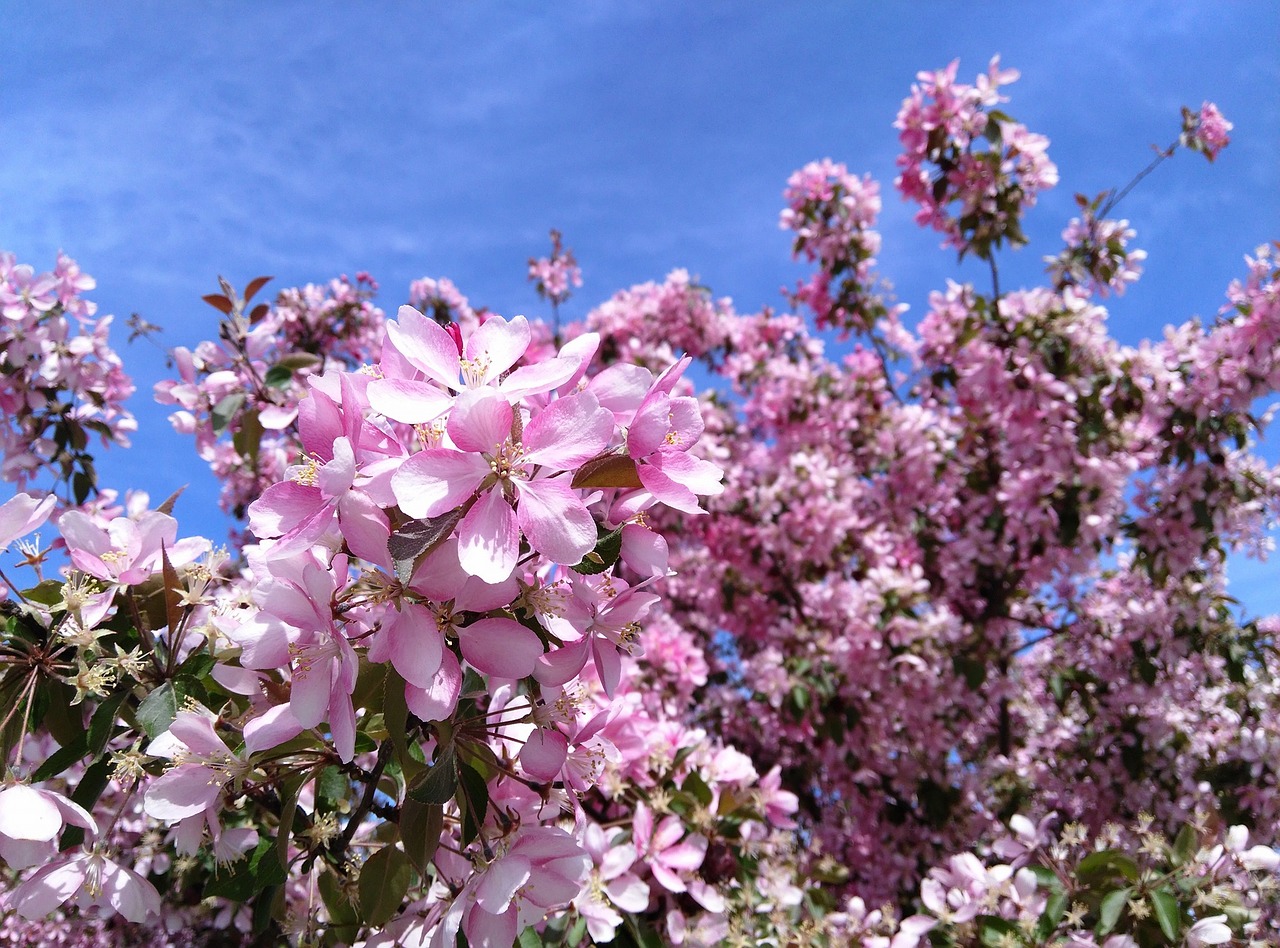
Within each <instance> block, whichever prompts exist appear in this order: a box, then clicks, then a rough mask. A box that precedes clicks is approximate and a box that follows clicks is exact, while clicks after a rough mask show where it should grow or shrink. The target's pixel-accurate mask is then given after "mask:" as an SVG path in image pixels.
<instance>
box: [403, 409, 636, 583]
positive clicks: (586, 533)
mask: <svg viewBox="0 0 1280 948" xmlns="http://www.w3.org/2000/svg"><path fill="white" fill-rule="evenodd" d="M513 420H514V414H513V411H512V409H511V406H510V405H509V404H508V403H507V401H506V400H505V399H504V398H501V397H499V396H498V395H497V394H496V393H492V392H490V391H486V390H483V389H481V390H477V391H473V392H469V393H467V394H465V395H462V396H460V397H459V398H458V400H457V403H456V404H455V406H454V409H453V411H452V412H451V413H450V416H449V423H448V432H449V436H450V437H451V439H452V440H453V442H454V443H455V444H456V445H457V446H458V449H452V448H433V449H429V450H426V451H422V452H419V453H418V454H416V455H414V456H413V457H411V458H409V460H407V461H405V462H404V464H403V465H401V466H400V469H399V470H398V471H396V473H395V475H394V476H393V477H392V478H391V489H392V491H393V492H394V493H395V496H396V500H397V501H398V502H399V504H400V509H401V510H403V511H404V512H405V513H406V514H408V515H409V516H411V517H437V516H440V515H441V514H444V513H447V512H449V511H450V510H453V509H455V508H457V507H459V506H461V505H463V504H465V503H467V502H468V501H471V500H472V498H474V502H473V503H472V504H471V507H470V509H469V510H468V512H467V514H466V515H465V516H464V517H463V518H462V521H461V523H459V525H458V548H459V559H460V562H461V563H462V567H463V569H465V570H466V571H467V572H468V573H469V574H471V575H473V576H478V577H480V578H481V579H483V580H485V581H486V582H490V583H497V582H501V581H502V580H505V579H506V578H507V577H508V576H510V575H511V572H512V570H513V569H514V568H515V563H516V556H517V553H518V550H519V540H520V534H521V533H523V534H524V536H525V537H527V539H528V540H529V543H530V545H531V546H532V547H533V548H534V549H535V550H537V551H538V552H540V553H542V554H544V555H545V556H547V557H549V558H550V559H551V560H552V561H554V562H556V563H565V564H570V565H572V564H576V563H578V562H579V561H580V560H581V559H582V558H583V557H584V556H586V554H587V553H589V552H590V551H591V549H592V548H593V547H594V546H595V542H596V529H595V521H594V519H593V518H592V516H591V514H590V513H589V512H588V511H587V509H586V507H585V505H584V504H583V503H582V501H581V499H580V498H579V496H578V495H577V493H576V492H575V491H574V490H573V489H572V488H571V487H570V486H569V481H568V479H567V478H565V477H560V476H556V475H558V474H560V472H562V471H568V470H572V469H573V468H575V467H577V466H578V465H580V464H582V463H583V462H585V461H588V460H590V459H591V458H593V457H595V456H596V455H598V454H599V453H600V452H601V451H602V450H603V449H604V447H605V446H606V445H607V444H608V441H609V438H610V436H611V434H612V432H613V418H612V416H611V415H610V414H609V413H608V412H607V411H605V410H604V409H602V408H601V407H600V404H599V402H597V401H596V399H595V396H594V395H592V394H591V393H590V392H582V393H579V394H577V395H570V396H568V397H566V398H561V399H557V400H556V401H554V402H553V403H552V404H551V405H550V407H548V408H547V409H545V410H543V411H542V412H539V413H537V414H535V415H534V416H533V417H532V419H531V420H530V421H529V423H528V424H527V425H525V426H524V428H523V433H522V435H521V436H520V438H519V439H516V438H515V437H514V436H513V435H512V433H511V432H512V427H511V426H512V422H513ZM513 504H514V505H515V509H514V510H513V509H512V506H513Z"/></svg>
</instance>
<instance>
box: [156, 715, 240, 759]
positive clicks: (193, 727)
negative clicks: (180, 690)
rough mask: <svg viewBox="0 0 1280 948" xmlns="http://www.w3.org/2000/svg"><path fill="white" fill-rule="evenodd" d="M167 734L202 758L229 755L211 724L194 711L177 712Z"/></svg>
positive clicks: (228, 750) (207, 719)
mask: <svg viewBox="0 0 1280 948" xmlns="http://www.w3.org/2000/svg"><path fill="white" fill-rule="evenodd" d="M169 733H170V734H172V735H173V736H174V737H176V738H177V739H178V740H180V741H182V743H183V744H185V745H186V746H187V747H189V748H190V749H191V750H193V751H195V752H196V753H197V754H199V755H201V756H202V757H212V756H217V755H221V754H229V753H231V751H230V748H228V747H227V745H226V744H224V743H223V742H222V738H220V737H218V735H217V732H215V731H214V729H213V722H212V721H211V720H210V719H209V718H207V717H205V716H204V715H203V714H199V713H197V712H194V711H179V712H178V714H177V716H176V717H175V718H174V719H173V723H172V724H171V725H169Z"/></svg>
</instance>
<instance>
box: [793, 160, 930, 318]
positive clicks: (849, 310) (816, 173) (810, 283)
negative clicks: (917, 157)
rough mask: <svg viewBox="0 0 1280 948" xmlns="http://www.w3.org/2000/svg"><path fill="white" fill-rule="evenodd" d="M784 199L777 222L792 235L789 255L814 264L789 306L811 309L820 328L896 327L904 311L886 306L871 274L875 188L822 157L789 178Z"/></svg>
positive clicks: (875, 247)
mask: <svg viewBox="0 0 1280 948" xmlns="http://www.w3.org/2000/svg"><path fill="white" fill-rule="evenodd" d="M783 197H784V198H785V199H786V201H787V208H786V209H785V210H784V211H783V212H782V216H781V220H780V224H781V226H782V228H783V229H784V230H792V231H795V234H796V239H795V243H794V245H793V247H792V255H793V256H796V257H799V256H801V255H803V256H804V257H805V259H806V260H809V261H815V262H817V263H818V264H819V268H818V270H817V272H815V273H814V275H813V276H812V277H810V278H809V279H808V280H807V281H804V282H801V283H800V284H799V285H798V286H797V287H796V291H795V293H794V294H793V302H795V303H801V302H802V303H804V304H805V305H807V306H808V307H809V308H810V309H811V310H813V313H814V316H815V318H816V319H817V324H818V327H819V328H826V327H829V326H835V327H839V328H840V329H841V330H842V331H843V332H844V333H845V334H848V333H849V332H851V331H860V332H871V331H872V330H873V329H875V328H876V327H877V325H878V324H879V323H880V322H881V321H882V320H884V321H893V322H895V323H896V320H897V317H898V316H899V315H900V314H901V313H902V312H903V311H904V310H905V309H906V307H905V306H903V305H898V306H890V305H889V304H887V303H886V302H885V300H884V298H883V296H882V295H881V294H880V293H879V292H877V290H876V287H875V283H876V278H875V276H874V273H873V268H874V266H875V263H876V259H875V257H876V254H877V253H879V252H880V235H879V233H877V232H876V231H875V230H873V229H872V227H873V225H874V224H875V221H876V216H877V215H878V214H879V213H880V185H879V184H878V183H877V182H875V181H872V180H871V177H870V176H869V175H868V176H865V177H863V178H861V179H859V178H856V177H854V176H853V175H851V174H849V171H848V169H847V168H846V167H845V166H844V165H840V164H835V163H834V162H832V161H831V160H830V159H825V160H823V161H820V162H818V161H815V162H811V163H810V164H808V165H805V167H804V168H802V169H801V170H799V171H797V172H796V173H795V174H793V175H792V176H791V178H790V179H789V180H788V181H787V188H786V190H785V191H784V192H783ZM837 278H838V280H837V283H836V286H835V287H834V288H833V287H832V281H833V279H837Z"/></svg>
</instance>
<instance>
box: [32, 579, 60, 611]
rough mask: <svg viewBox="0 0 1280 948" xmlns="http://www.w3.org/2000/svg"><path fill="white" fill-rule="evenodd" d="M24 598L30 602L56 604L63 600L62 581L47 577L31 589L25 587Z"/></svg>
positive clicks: (44, 604)
mask: <svg viewBox="0 0 1280 948" xmlns="http://www.w3.org/2000/svg"><path fill="white" fill-rule="evenodd" d="M22 598H23V599H26V600H28V601H29V602H38V603H40V605H42V606H56V605H57V604H58V603H60V602H61V601H62V581H61V580H58V579H46V580H44V581H43V582H41V583H39V584H37V585H35V586H32V587H31V588H30V589H24V590H23V591H22Z"/></svg>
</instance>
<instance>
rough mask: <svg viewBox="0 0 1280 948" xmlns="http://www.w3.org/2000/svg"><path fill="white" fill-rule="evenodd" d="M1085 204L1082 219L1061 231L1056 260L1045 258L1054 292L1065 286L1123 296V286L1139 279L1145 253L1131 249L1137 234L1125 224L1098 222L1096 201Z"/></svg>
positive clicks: (1119, 222)
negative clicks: (1061, 245)
mask: <svg viewBox="0 0 1280 948" xmlns="http://www.w3.org/2000/svg"><path fill="white" fill-rule="evenodd" d="M1081 203H1082V204H1085V206H1084V208H1083V210H1084V216H1083V217H1073V218H1072V219H1071V222H1070V223H1069V224H1067V227H1066V230H1064V231H1063V232H1062V239H1063V241H1064V242H1065V243H1066V247H1064V248H1063V249H1062V251H1061V252H1060V253H1059V254H1058V255H1057V256H1056V257H1045V263H1047V264H1048V272H1049V278H1050V279H1051V280H1052V281H1053V286H1054V288H1055V289H1058V290H1063V289H1066V288H1067V287H1068V286H1070V287H1076V288H1078V289H1079V290H1080V291H1081V292H1084V293H1088V294H1097V295H1098V296H1107V295H1108V294H1110V293H1112V292H1114V293H1116V294H1117V295H1123V294H1124V291H1125V287H1127V286H1128V285H1129V284H1130V283H1136V282H1137V280H1138V278H1139V277H1140V276H1142V261H1143V260H1145V259H1146V258H1147V252H1146V251H1145V250H1137V249H1134V250H1131V249H1130V248H1129V242H1130V241H1131V240H1133V238H1134V237H1136V236H1137V232H1136V231H1134V229H1133V228H1132V227H1130V226H1129V222H1128V221H1124V220H1121V221H1116V220H1106V219H1099V218H1098V217H1097V216H1096V211H1097V202H1094V203H1093V204H1091V205H1090V204H1087V203H1085V202H1083V201H1082V202H1081Z"/></svg>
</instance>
